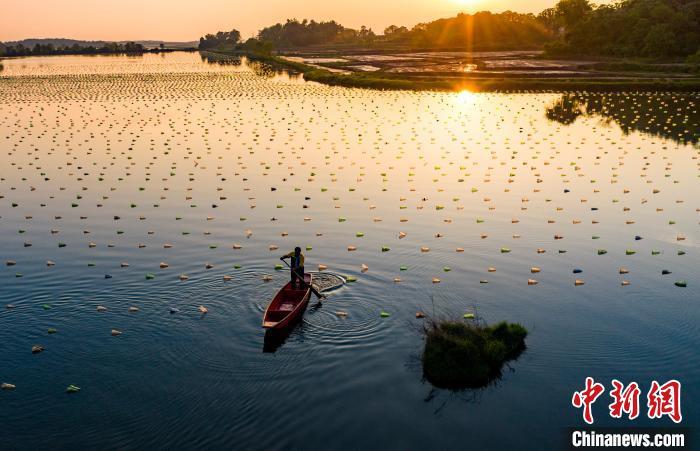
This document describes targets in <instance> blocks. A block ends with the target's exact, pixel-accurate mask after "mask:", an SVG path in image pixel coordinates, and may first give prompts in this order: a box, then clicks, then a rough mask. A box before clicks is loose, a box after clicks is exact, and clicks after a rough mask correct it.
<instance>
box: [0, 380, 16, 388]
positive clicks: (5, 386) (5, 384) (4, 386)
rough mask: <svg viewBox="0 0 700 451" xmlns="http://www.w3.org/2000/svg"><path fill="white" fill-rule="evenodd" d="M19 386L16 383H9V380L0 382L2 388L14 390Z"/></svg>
mask: <svg viewBox="0 0 700 451" xmlns="http://www.w3.org/2000/svg"><path fill="white" fill-rule="evenodd" d="M15 388H17V387H16V386H15V385H14V384H8V383H7V382H3V383H2V384H0V389H2V390H14V389H15Z"/></svg>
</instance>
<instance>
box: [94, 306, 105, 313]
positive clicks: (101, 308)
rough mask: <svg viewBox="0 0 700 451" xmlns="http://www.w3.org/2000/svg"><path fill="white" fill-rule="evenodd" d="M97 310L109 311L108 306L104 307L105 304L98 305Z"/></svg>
mask: <svg viewBox="0 0 700 451" xmlns="http://www.w3.org/2000/svg"><path fill="white" fill-rule="evenodd" d="M96 310H97V311H98V312H106V311H107V307H104V306H102V305H98V306H97V308H96Z"/></svg>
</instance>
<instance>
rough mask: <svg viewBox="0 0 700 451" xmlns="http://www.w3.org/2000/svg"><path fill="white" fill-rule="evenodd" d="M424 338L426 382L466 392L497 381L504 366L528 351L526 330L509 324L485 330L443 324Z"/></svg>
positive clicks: (427, 331)
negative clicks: (526, 348)
mask: <svg viewBox="0 0 700 451" xmlns="http://www.w3.org/2000/svg"><path fill="white" fill-rule="evenodd" d="M425 334H426V340H425V349H424V351H423V357H422V360H423V373H424V375H425V378H426V379H427V380H428V382H430V383H431V384H433V385H435V386H436V387H439V388H450V389H464V388H479V387H484V386H486V385H488V384H489V383H490V382H491V381H493V380H494V379H497V378H498V377H499V376H500V374H501V368H502V367H503V364H505V363H506V362H507V361H509V360H513V359H516V358H518V356H519V355H520V354H521V353H522V352H523V351H524V350H525V337H526V336H527V330H526V329H525V328H524V327H523V326H521V325H520V324H512V323H507V322H501V323H498V324H496V325H493V326H482V325H478V324H469V323H465V322H461V321H441V322H431V323H430V324H429V325H428V326H427V327H426V329H425Z"/></svg>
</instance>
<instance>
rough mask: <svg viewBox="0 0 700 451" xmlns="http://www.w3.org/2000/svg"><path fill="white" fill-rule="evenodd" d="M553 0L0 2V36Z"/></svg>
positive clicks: (344, 18)
mask: <svg viewBox="0 0 700 451" xmlns="http://www.w3.org/2000/svg"><path fill="white" fill-rule="evenodd" d="M554 3H555V0H342V1H334V0H262V1H250V0H198V1H195V0H118V1H116V0H33V1H30V0H2V5H0V7H1V10H0V41H11V40H17V39H24V38H40V37H51V38H59V37H60V38H74V39H86V40H91V39H94V40H115V41H116V40H128V39H133V40H140V39H157V40H171V41H190V40H197V39H198V38H199V36H201V35H202V34H204V33H208V32H215V31H218V30H228V29H231V28H237V29H239V30H240V31H241V32H242V33H243V36H244V37H249V36H251V35H253V34H254V33H255V32H256V31H257V30H259V29H260V28H261V27H263V26H266V25H270V24H273V23H276V22H280V21H284V20H285V19H286V18H292V17H296V18H299V19H302V18H305V17H308V18H314V19H316V20H330V19H335V20H336V21H338V22H340V23H342V24H343V25H345V26H348V27H353V28H356V27H359V26H360V25H368V26H371V27H372V28H373V29H374V30H375V32H381V31H382V30H383V29H384V27H386V26H387V25H391V24H392V23H395V24H397V25H406V26H409V27H411V26H413V25H415V24H416V23H419V22H426V21H430V20H433V19H437V18H440V17H449V16H453V15H455V14H456V13H457V12H459V11H465V12H473V11H477V10H492V11H502V10H505V9H511V10H514V11H520V12H539V11H540V10H542V9H544V8H546V7H549V6H552V5H553V4H554Z"/></svg>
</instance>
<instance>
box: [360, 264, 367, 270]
mask: <svg viewBox="0 0 700 451" xmlns="http://www.w3.org/2000/svg"><path fill="white" fill-rule="evenodd" d="M367 270H369V266H367V265H365V264H364V263H363V264H362V265H361V266H360V271H362V272H367Z"/></svg>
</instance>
